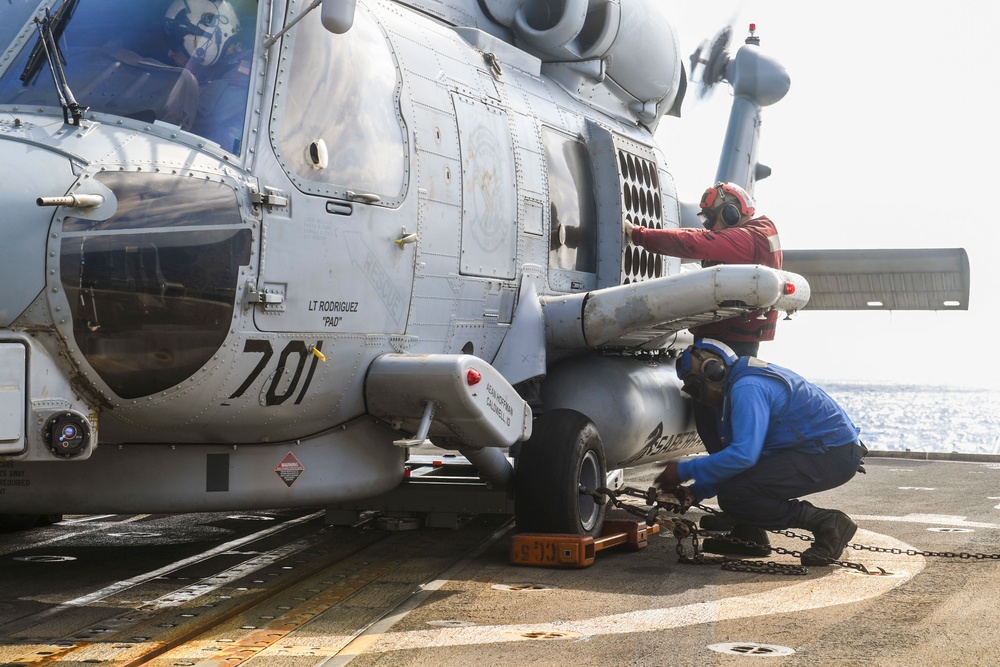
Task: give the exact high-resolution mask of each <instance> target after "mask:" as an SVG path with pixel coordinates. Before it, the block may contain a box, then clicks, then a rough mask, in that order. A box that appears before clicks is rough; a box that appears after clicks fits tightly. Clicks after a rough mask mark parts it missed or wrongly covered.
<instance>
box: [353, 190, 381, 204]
mask: <svg viewBox="0 0 1000 667" xmlns="http://www.w3.org/2000/svg"><path fill="white" fill-rule="evenodd" d="M347 198H348V199H350V200H352V201H359V202H363V203H365V204H377V203H379V202H380V201H382V198H381V197H379V196H378V195H376V194H372V193H370V192H352V191H351V190H348V191H347Z"/></svg>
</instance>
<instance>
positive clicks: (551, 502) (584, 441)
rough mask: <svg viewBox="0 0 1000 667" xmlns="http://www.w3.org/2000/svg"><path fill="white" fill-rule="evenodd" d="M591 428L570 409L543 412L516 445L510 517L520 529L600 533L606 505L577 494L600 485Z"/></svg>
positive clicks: (603, 466) (600, 454) (602, 469)
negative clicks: (523, 440) (512, 509)
mask: <svg viewBox="0 0 1000 667" xmlns="http://www.w3.org/2000/svg"><path fill="white" fill-rule="evenodd" d="M607 475H608V467H607V463H606V462H605V459H604V445H603V444H602V443H601V437H600V435H598V433H597V427H595V426H594V424H593V423H592V422H591V421H590V420H589V419H587V418H586V417H585V416H583V415H582V414H580V413H579V412H576V411H575V410H552V411H551V412H546V413H543V414H542V415H541V416H540V417H538V419H536V420H535V423H534V424H533V425H532V433H531V438H529V439H528V440H527V441H526V442H524V443H523V444H522V445H521V451H520V455H519V456H518V457H517V468H516V470H515V472H514V518H515V520H516V522H517V531H518V532H521V533H525V532H531V533H570V534H573V535H594V536H597V535H600V532H601V527H602V526H603V525H604V514H605V512H606V510H607V504H598V503H597V501H596V500H595V499H594V497H593V496H590V495H586V494H581V493H580V487H586V488H588V489H591V490H594V489H597V488H600V487H602V486H604V485H605V483H606V480H607Z"/></svg>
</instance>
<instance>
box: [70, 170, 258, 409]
mask: <svg viewBox="0 0 1000 667" xmlns="http://www.w3.org/2000/svg"><path fill="white" fill-rule="evenodd" d="M96 178H97V179H98V180H100V181H101V182H102V183H103V184H104V185H106V186H107V187H109V188H110V189H111V190H112V191H113V192H114V193H115V197H116V199H117V201H118V207H117V210H116V213H115V215H114V216H112V217H111V218H110V219H108V220H103V221H100V222H94V221H92V220H84V219H80V218H73V217H67V218H66V219H65V221H64V223H63V235H62V237H63V238H62V246H61V258H60V274H61V278H62V284H63V289H64V291H65V293H66V298H67V299H68V301H69V307H70V311H71V313H72V318H73V320H72V321H73V336H74V340H75V341H76V344H77V346H78V347H79V348H80V350H81V352H82V353H83V355H84V357H85V358H86V359H87V361H88V363H89V364H90V365H91V366H92V367H93V368H94V370H95V371H96V372H97V374H98V375H100V377H101V379H103V380H104V381H105V382H106V383H107V385H108V386H109V387H110V388H111V390H112V391H114V392H115V393H116V394H117V395H118V396H121V397H122V398H138V397H140V396H149V395H151V394H154V393H157V392H160V391H164V390H166V389H169V388H170V387H173V386H176V385H177V384H179V383H181V382H183V381H184V380H185V379H187V378H188V377H190V376H191V375H192V374H193V373H195V372H196V371H197V370H198V369H199V368H201V367H202V366H204V364H206V363H207V362H208V361H209V360H210V359H211V358H212V356H213V355H214V354H215V353H216V352H217V351H218V349H219V347H220V346H221V345H222V344H223V342H224V341H225V338H226V335H227V333H228V331H229V327H230V325H231V323H232V318H233V309H234V308H235V303H236V296H237V288H238V283H239V275H240V269H241V267H245V266H247V265H248V264H249V263H250V248H251V243H252V235H251V232H250V230H249V229H247V228H245V227H244V226H243V225H242V219H241V216H240V209H239V204H238V202H237V197H236V191H235V190H234V189H233V188H232V187H230V186H228V185H226V184H224V183H218V182H214V183H213V182H209V181H205V180H203V179H196V178H191V177H183V176H170V175H165V174H141V173H124V172H122V173H107V174H99V175H98V176H97V177H96Z"/></svg>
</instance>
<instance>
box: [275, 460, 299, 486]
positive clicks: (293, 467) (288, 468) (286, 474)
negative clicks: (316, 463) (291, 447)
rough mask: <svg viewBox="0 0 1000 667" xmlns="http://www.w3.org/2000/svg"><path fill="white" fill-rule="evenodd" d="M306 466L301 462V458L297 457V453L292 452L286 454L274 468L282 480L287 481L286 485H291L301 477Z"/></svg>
mask: <svg viewBox="0 0 1000 667" xmlns="http://www.w3.org/2000/svg"><path fill="white" fill-rule="evenodd" d="M304 470H305V468H304V467H303V466H302V464H301V463H299V460H298V459H297V458H295V455H294V454H292V453H291V452H288V454H286V455H285V458H283V459H281V463H279V464H278V465H277V466H275V468H274V472H276V473H278V477H280V478H281V481H282V482H284V483H285V486H291V485H292V484H294V483H295V480H297V479H298V478H299V475H301V474H302V472H303V471H304Z"/></svg>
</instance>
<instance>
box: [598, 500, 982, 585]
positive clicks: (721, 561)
mask: <svg viewBox="0 0 1000 667" xmlns="http://www.w3.org/2000/svg"><path fill="white" fill-rule="evenodd" d="M580 493H583V494H586V495H590V496H592V497H593V498H594V500H595V501H596V502H598V503H600V504H604V503H605V502H610V503H611V504H612V505H614V506H615V507H616V508H618V509H621V510H624V511H625V512H628V513H629V514H632V515H634V516H637V517H640V518H641V519H643V520H644V521H645V522H646V525H648V526H652V525H653V524H654V523H655V524H659V526H660V529H661V530H666V531H670V532H671V533H672V534H673V536H674V537H675V538H677V559H678V562H681V563H685V564H689V565H721V567H722V569H724V570H729V571H734V572H761V573H765V574H782V575H803V574H807V573H808V572H809V571H808V570H807V569H806V568H805V567H803V566H801V565H790V564H787V563H775V562H773V561H768V562H764V561H759V560H757V561H754V560H742V559H738V558H728V557H726V556H714V555H713V556H708V555H705V553H703V552H702V551H701V546H700V541H699V537H700V536H701V535H703V532H702V531H701V530H700V529H699V528H698V525H697V524H696V523H695V522H694V521H691V520H690V519H685V518H682V517H680V516H668V514H684V513H685V512H687V511H688V510H689V509H690V508H691V507H697V508H698V509H700V510H702V511H704V512H707V513H709V514H722V512H720V511H718V510H716V509H714V508H712V507H706V506H705V505H700V504H698V503H695V502H694V495H693V494H692V493H691V490H690V489H689V488H688V487H686V486H678V487H675V488H674V489H673V491H671V492H669V493H667V492H662V491H658V490H657V489H656V487H653V486H651V487H649V488H648V489H647V490H645V491H642V490H641V489H636V488H634V487H629V486H626V487H622V488H621V489H619V490H618V491H613V490H611V489H608V488H605V487H601V488H599V489H597V490H595V491H591V490H590V489H587V488H586V487H582V486H581V487H580ZM619 496H631V497H634V498H641V499H642V500H644V501H645V507H640V506H638V505H634V504H631V503H626V502H624V501H623V500H621V499H620V498H619ZM769 532H771V533H774V534H776V535H784V536H785V537H791V538H795V539H799V540H803V541H805V542H812V541H813V538H812V537H811V536H809V535H800V534H799V533H796V532H793V531H791V530H771V531H769ZM715 537H716V539H721V540H725V541H727V542H730V543H732V544H738V545H742V546H748V547H758V546H760V545H759V544H757V543H756V542H750V541H747V540H741V539H739V538H738V537H733V536H732V535H730V534H728V533H727V534H723V535H718V536H715ZM685 538H690V539H691V548H692V554H691V555H690V556H689V555H687V553H686V552H685V548H684V542H683V540H684V539H685ZM847 548H849V549H854V550H856V551H871V552H874V553H885V554H893V555H906V556H924V557H928V558H961V559H964V560H1000V554H981V553H967V552H953V551H921V550H919V549H905V550H904V549H897V548H887V547H876V546H869V545H863V544H854V543H853V542H851V543H848V545H847ZM771 551H772V552H774V553H777V554H782V555H788V556H792V557H794V558H800V557H801V556H802V552H801V551H798V550H795V549H785V548H784V547H777V546H772V547H771ZM826 561H827V564H829V565H837V566H839V567H844V568H848V569H852V570H857V571H859V572H861V573H863V574H870V575H875V576H886V575H891V574H892V573H891V572H887V571H886V570H885V569H883V568H881V567H879V568H877V569H878V571H877V572H873V571H871V570H869V569H868V568H867V567H865V566H864V565H863V564H862V563H852V562H850V561H845V560H835V559H832V558H829V559H826Z"/></svg>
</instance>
